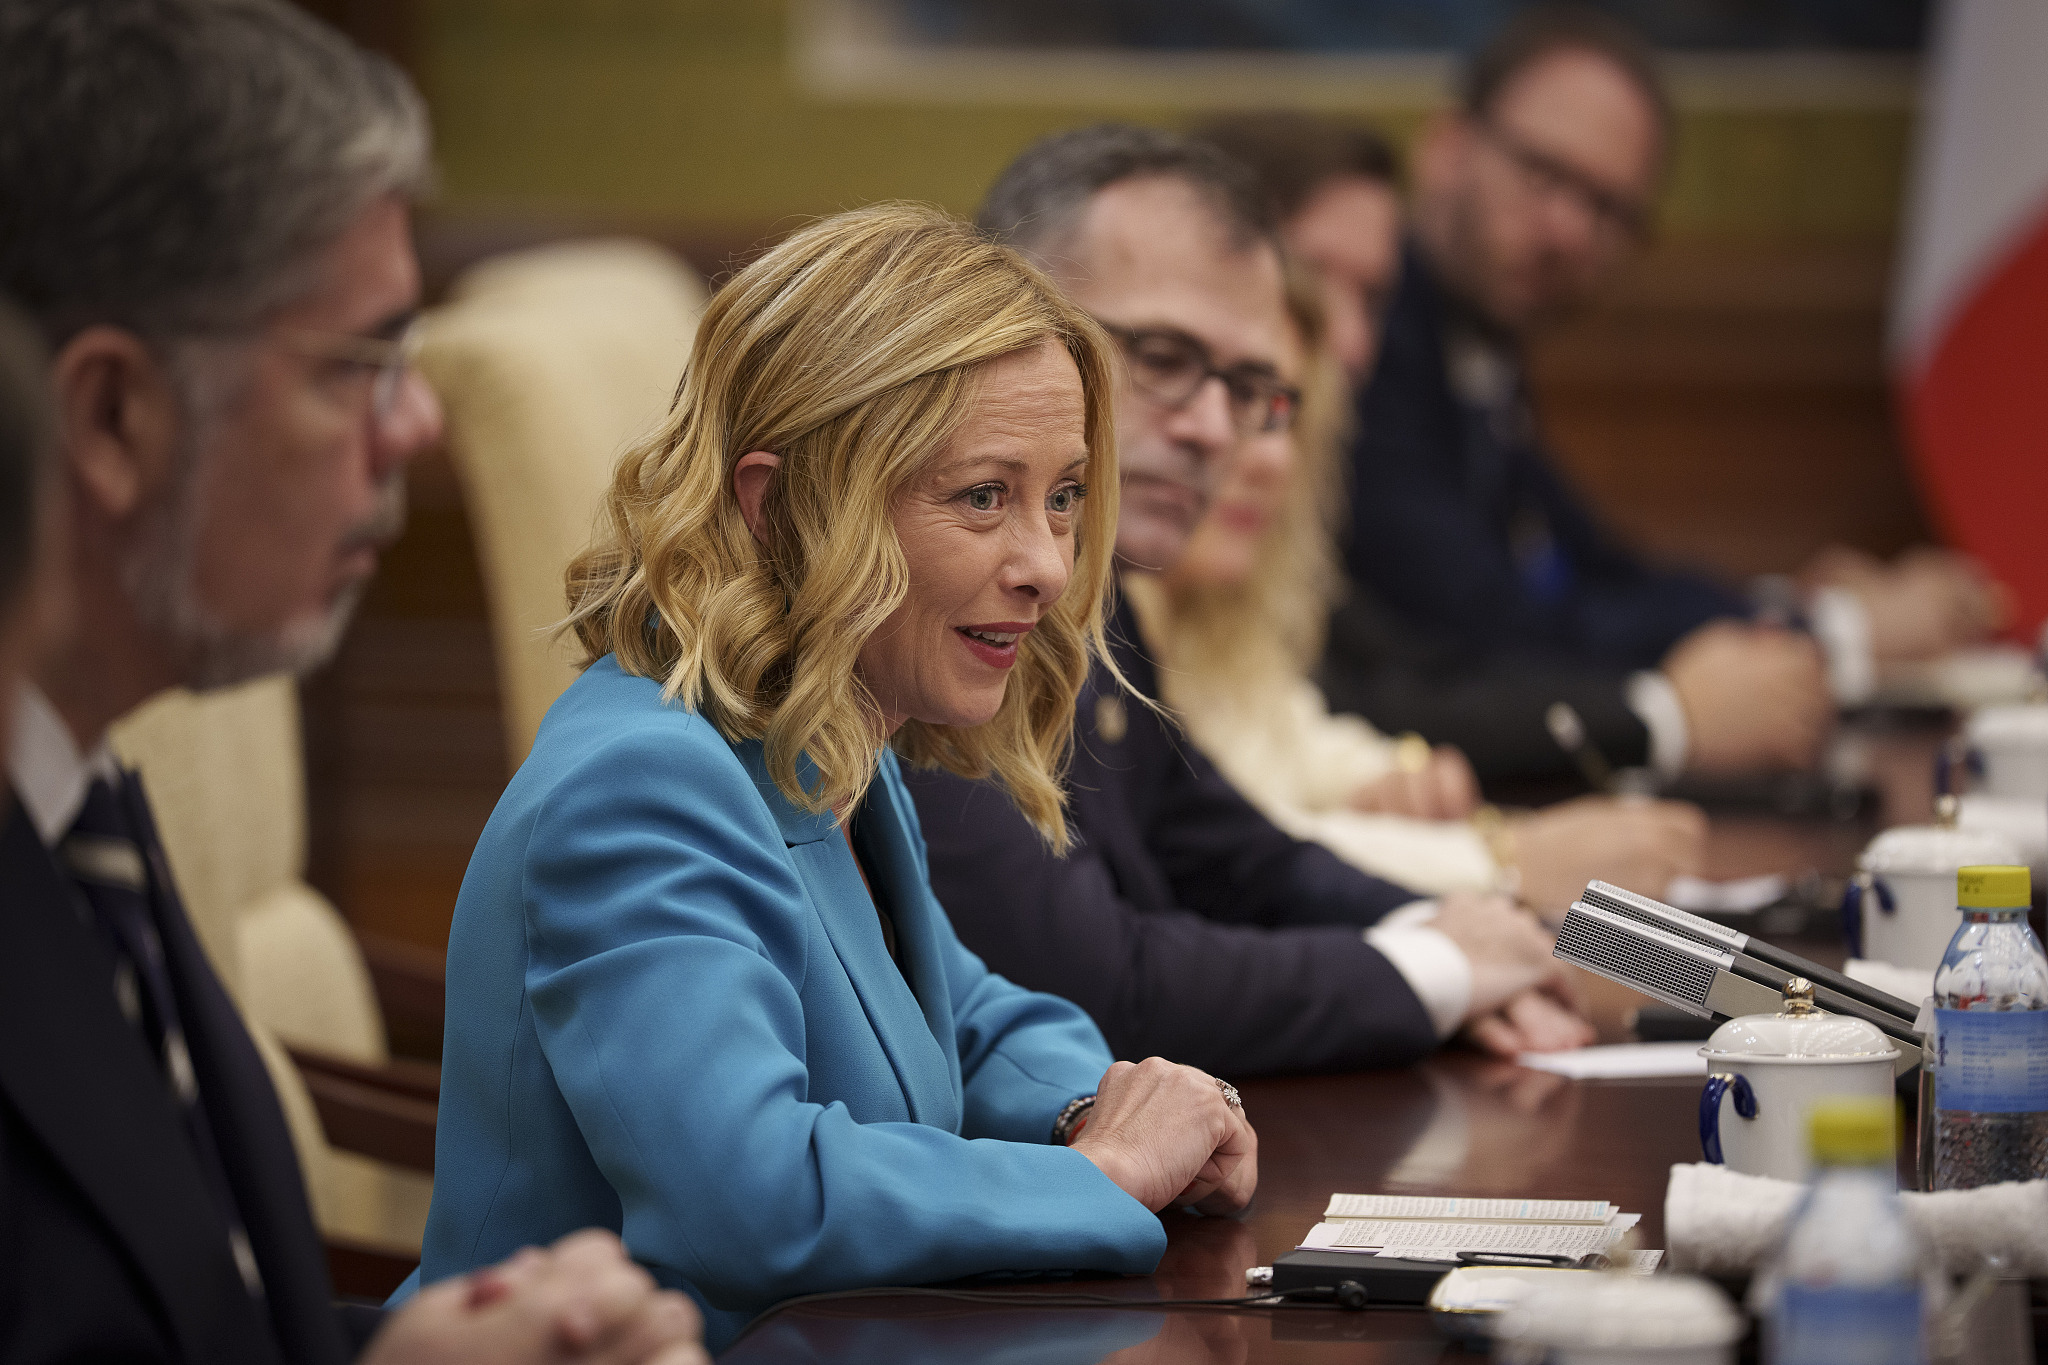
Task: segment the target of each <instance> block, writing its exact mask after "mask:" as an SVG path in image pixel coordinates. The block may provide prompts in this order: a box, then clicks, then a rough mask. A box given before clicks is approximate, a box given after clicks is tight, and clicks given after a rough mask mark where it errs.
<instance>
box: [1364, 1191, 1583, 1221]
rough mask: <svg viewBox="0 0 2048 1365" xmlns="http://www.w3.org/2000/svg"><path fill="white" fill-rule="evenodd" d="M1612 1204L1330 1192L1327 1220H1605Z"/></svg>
mask: <svg viewBox="0 0 2048 1365" xmlns="http://www.w3.org/2000/svg"><path fill="white" fill-rule="evenodd" d="M1613 1214H1614V1205H1612V1204H1609V1203H1606V1202H1604V1201H1602V1200H1598V1199H1458V1198H1453V1197H1445V1198H1428V1197H1425V1196H1421V1195H1400V1194H1333V1195H1331V1196H1330V1206H1329V1207H1328V1208H1326V1209H1324V1210H1323V1217H1324V1218H1325V1219H1326V1220H1337V1219H1344V1218H1386V1219H1404V1220H1416V1221H1425V1222H1436V1223H1605V1222H1606V1221H1607V1220H1608V1219H1609V1218H1610V1217H1612V1216H1613Z"/></svg>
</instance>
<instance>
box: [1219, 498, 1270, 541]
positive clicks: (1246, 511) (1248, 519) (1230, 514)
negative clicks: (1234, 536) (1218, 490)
mask: <svg viewBox="0 0 2048 1365" xmlns="http://www.w3.org/2000/svg"><path fill="white" fill-rule="evenodd" d="M1216 518H1217V520H1219V521H1221V522H1222V523H1223V524H1224V525H1225V526H1228V527H1229V528H1230V529H1231V530H1233V531H1239V532H1242V533H1244V534H1245V535H1257V534H1259V533H1260V532H1261V531H1264V530H1265V529H1266V513H1265V510H1264V509H1263V508H1259V507H1254V506H1252V505H1250V504H1249V503H1242V502H1236V503H1231V502H1226V503H1222V504H1219V505H1218V506H1217V508H1216Z"/></svg>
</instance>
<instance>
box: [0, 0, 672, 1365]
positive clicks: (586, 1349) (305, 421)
mask: <svg viewBox="0 0 2048 1365" xmlns="http://www.w3.org/2000/svg"><path fill="white" fill-rule="evenodd" d="M0 70H4V71H5V72H6V73H7V77H6V80H5V81H4V82H0V291H4V292H6V293H10V294H13V295H14V296H15V297H17V298H18V299H19V300H20V301H21V302H22V304H23V305H24V307H25V308H26V309H27V311H28V313H29V314H30V316H31V317H32V318H33V320H34V322H35V324H36V325H37V327H38V328H39V330H40V331H41V332H42V334H43V340H44V342H45V343H46V344H47V345H48V347H49V348H50V352H51V359H50V362H49V367H48V380H49V384H48V387H49V389H50V391H51V395H52V397H53V399H54V404H55V410H56V411H55V445H56V455H57V471H58V473H57V479H58V483H59V485H60V492H61V495H62V498H63V501H64V513H63V515H62V517H61V518H60V520H61V523H62V524H61V527H60V528H59V533H60V540H61V541H62V558H61V561H60V566H59V572H60V574H61V576H62V578H63V579H64V580H65V582H64V586H65V587H66V588H68V591H69V594H70V597H71V600H72V604H73V607H74V610H75V614H76V622H75V628H74V629H73V630H72V631H71V632H70V634H69V636H68V637H67V638H66V639H64V640H63V641H62V642H61V643H59V644H58V646H57V647H56V649H55V650H54V652H53V653H52V654H51V655H50V656H49V657H48V658H46V659H44V660H43V661H42V662H41V663H40V664H37V665H35V666H34V667H33V668H32V669H31V672H30V677H29V685H28V686H27V687H26V688H24V689H23V695H22V697H21V699H20V701H19V706H18V710H17V712H16V714H15V716H14V721H15V724H14V734H13V742H12V744H11V746H10V748H9V749H8V752H7V754H6V758H7V781H8V786H9V789H10V791H11V795H12V797H13V801H12V802H0V809H4V807H5V806H6V805H9V804H11V805H13V806H14V807H15V809H14V810H13V812H12V814H11V815H8V816H7V817H6V824H5V825H4V827H0V1359H4V1360H7V1361H9V1362H40V1361H57V1360H85V1359H93V1360H98V1359H121V1360H136V1361H165V1362H170V1361H177V1362H191V1363H192V1365H200V1363H201V1362H205V1363H206V1365H213V1362H225V1361H233V1362H265V1363H266V1365H267V1363H268V1362H286V1361H289V1362H294V1363H295V1365H296V1363H306V1365H311V1363H313V1362H322V1363H325V1362H335V1363H336V1365H338V1362H341V1361H344V1360H347V1359H349V1358H351V1357H358V1358H360V1359H362V1360H364V1361H374V1362H378V1365H400V1363H401V1362H430V1361H431V1362H442V1361H446V1362H457V1361H472V1360H474V1361H478V1362H484V1361H492V1362H496V1361H536V1362H538V1361H574V1360H604V1361H617V1362H629V1361H649V1360H659V1361H661V1362H664V1363H665V1365H683V1362H691V1361H702V1360H703V1359H704V1356H703V1354H702V1352H701V1350H700V1349H699V1348H698V1345H697V1337H698V1323H697V1317H696V1312H695V1310H694V1308H693V1307H692V1306H691V1304H690V1303H689V1301H688V1300H687V1299H685V1298H683V1297H682V1296H681V1295H678V1294H673V1293H666V1292H661V1291H658V1290H657V1289H656V1287H655V1285H654V1283H653V1281H652V1280H651V1279H650V1278H649V1277H648V1276H647V1274H646V1273H645V1272H644V1271H642V1270H640V1269H639V1268H638V1267H637V1266H635V1265H633V1264H632V1262H631V1261H630V1260H628V1259H627V1258H626V1256H625V1254H624V1251H623V1249H622V1248H621V1247H620V1245H619V1243H618V1241H617V1239H616V1238H614V1237H613V1236H612V1235H611V1234H609V1233H603V1232H587V1233H580V1234H577V1235H575V1236H572V1237H569V1238H565V1239H564V1240H563V1241H561V1242H558V1243H556V1244H555V1245H554V1246H553V1247H550V1248H548V1249H546V1250H539V1249H530V1250H528V1251H525V1252H522V1253H520V1255H518V1256H516V1257H514V1258H513V1259H512V1260H510V1261H507V1262H505V1263H503V1264H502V1265H499V1266H495V1267H492V1268H490V1269H488V1270H484V1271H480V1272H477V1273H475V1274H472V1275H470V1276H467V1277H464V1278H462V1279H459V1280H451V1281H447V1282H444V1283H443V1284H441V1285H437V1286H434V1287H432V1288H430V1289H428V1290H427V1291H426V1292H424V1293H422V1294H421V1295H420V1296H419V1297H418V1298H417V1299H416V1300H415V1301H414V1302H413V1303H412V1304H411V1305H409V1306H408V1307H406V1308H405V1309H404V1310H402V1311H400V1312H397V1313H394V1314H391V1315H389V1316H388V1318H386V1319H385V1320H384V1321H383V1322H382V1323H381V1324H380V1323H378V1322H377V1320H376V1318H375V1316H374V1315H370V1314H361V1313H358V1314H344V1313H341V1312H338V1311H337V1310H336V1308H335V1307H334V1305H333V1304H332V1303H331V1301H330V1300H331V1292H330V1289H329V1285H328V1279H327V1274H326V1267H325V1259H324V1254H323V1251H322V1247H321V1243H320V1239H319V1236H318V1234H317V1233H316V1232H315V1230H314V1227H313V1222H312V1217H311V1214H310V1212H309V1210H308V1208H307V1203H306V1196H305V1191H304V1187H303V1183H302V1179H301V1176H300V1173H299V1169H298V1165H297V1163H296V1161H295V1159H294V1157H293V1154H292V1148H291V1139H290V1136H289V1134H288V1132H287V1130H286V1127H285V1122H284V1118H283V1115H282V1113H281V1111H280V1109H279V1107H278V1102H277V1097H276V1095H275V1094H274V1093H273V1092H272V1090H271V1088H270V1085H269V1081H268V1079H267V1077H266V1074H265V1072H264V1068H263V1063H262V1061H261V1060H260V1059H259V1057H258V1055H257V1053H256V1050H255V1047H254V1045H253V1044H252V1043H251V1041H250V1038H249V1036H248V1034H247V1032H246V1031H245V1030H244V1028H243V1027H242V1024H241V1022H240V1020H239V1018H238V1017H237V1016H236V1014H235V1010H234V1007H233V1005H232V1004H231V1003H230V1002H229V1000H228V997H227V996H226V994H225V993H224V992H223V991H222V989H221V986H220V984H219V982H218V981H217V980H216V979H215V977H214V975H213V973H212V972H211V971H210V970H209V968H208V966H207V963H206V960H205V957H204V955H203V953H202V952H201V949H200V947H199V943H198V940H197V939H196V938H195V936H194V934H193V931H192V927H191V925H190V923H189V922H188V921H187V919H186V917H185V914H184V912H183V910H182V908H181V907H180V905H179V902H178V897H177V891H176V888H175V887H174V886H173V885H172V883H171V878H170V875H169V869H168V864H167V862H166V861H165V859H164V856H163V852H162V848H161V846H160V844H159V842H158V840H157V837H156V834H155V831H154V827H153V825H152V823H151V819H150V812H149V807H148V802H147V800H146V798H145V796H144V794H143V792H142V790H141V788H140V786H139V784H138V783H137V781H136V779H135V776H134V775H133V774H132V773H129V772H124V771H122V770H121V769H120V768H119V767H118V766H117V765H116V763H115V762H114V759H113V757H112V755H111V753H110V751H109V750H108V748H107V745H106V739H105V736H106V731H107V727H108V726H109V724H111V723H112V722H113V721H114V720H115V719H116V718H118V717H119V716H121V715H122V714H124V713H125V712H127V711H130V710H132V709H133V708H135V707H136V706H138V705H139V704H141V703H142V702H144V701H145V700H147V699H148V698H149V697H151V696H152V695H154V694H156V693H158V692H161V691H163V690H164V689H166V688H171V687H176V686H187V687H193V688H201V689H204V688H213V687H222V686H226V685H229V684H232V683H236V682H240V681H243V680H246V679H250V678H254V677H257V676H259V675H262V674H265V673H275V672H281V671H291V672H302V671H304V670H306V669H308V668H311V667H313V666H314V665H316V664H318V663H320V662H321V661H322V660H324V659H325V658H326V657H327V656H328V655H329V654H330V653H332V651H333V649H334V647H335V645H336V643H337V642H338V640H339V638H340V636H341V633H342V631H343V629H344V628H345V626H346V624H347V621H348V616H349V611H350V608H351V607H352V606H353V604H354V602H355V600H356V598H357V596H358V595H359V594H360V592H361V590H362V587H363V585H364V583H365V582H366V581H367V580H368V578H369V576H370V574H371V572H372V571H373V570H374V568H375V566H376V561H377V553H378V550H379V549H380V548H382V547H383V546H385V545H386V544H388V543H389V542H390V541H391V540H392V538H393V537H395V536H396V535H397V533H398V529H399V523H400V518H401V516H402V512H403V507H402V489H403V484H402V479H403V475H404V469H405V465H406V463H407V461H408V460H409V459H411V458H412V456H413V455H414V454H416V453H417V452H418V451H420V450H421V449H423V448H424V447H426V446H427V445H429V444H431V443H432V442H433V441H434V440H435V439H437V437H438V434H439V429H440V415H439V411H438V409H437V407H436V405H435V402H434V399H433V396H432V395H431V394H430V393H429V392H428V391H427V389H426V388H425V386H424V385H423V384H422V383H421V382H420V380H419V379H418V378H417V377H416V376H415V375H413V373H412V372H411V371H410V370H409V369H408V367H407V362H408V359H409V356H410V345H409V341H408V338H409V337H410V335H411V327H412V322H413V317H414V314H415V311H416V309H417V306H418V295H419V272H418V267H417V265H416V263H415V261H414V258H413V252H412V246H411V240H410V228H409V206H410V203H411V201H412V199H413V197H414V196H415V195H416V194H418V193H419V192H420V190H421V189H422V188H423V187H424V186H425V184H426V182H427V179H428V176H429V170H430V163H429V144H428V131H427V123H426V117H425V112H424V110H423V108H422V106H421V104H420V101H419V98H418V96H417V94H416V93H415V92H414V91H413V89H412V88H411V86H410V85H409V84H408V83H407V82H406V80H405V78H404V77H403V76H402V75H400V74H399V73H398V71H397V70H396V69H395V68H394V67H392V66H390V65H389V64H388V63H386V62H384V61H382V60H380V59H378V58H375V57H372V56H370V55H368V54H366V53H363V52H361V51H359V50H357V49H356V48H354V47H353V46H352V45H351V44H349V43H348V42H347V41H346V40H345V39H343V38H341V37H340V36H339V35H338V34H335V33H333V32H332V31H330V30H328V29H326V28H324V27H322V26H321V25H320V24H318V23H317V22H315V21H314V20H312V19H310V18H309V17H308V16H306V15H305V14H303V13H301V12H299V11H297V10H294V9H292V8H290V7H289V6H286V5H284V4H281V3H276V2H275V0H91V2H90V3H77V0H7V2H6V3H5V4H4V5H0ZM9 700H11V699H9ZM372 1331H374V1335H371V1333H372ZM366 1336H367V1337H368V1340H367V1342H366V1343H365V1342H364V1341H363V1340H362V1338H363V1337H366Z"/></svg>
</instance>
